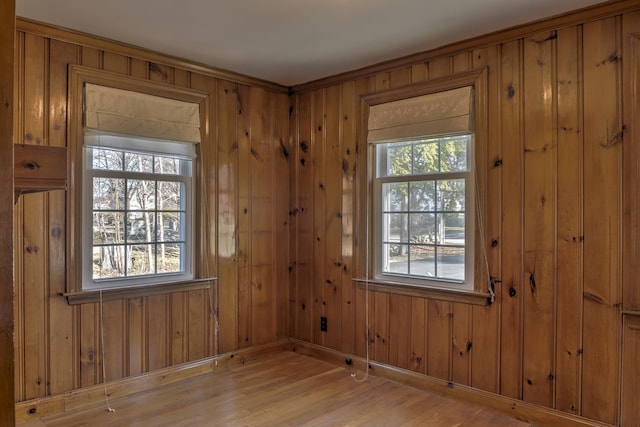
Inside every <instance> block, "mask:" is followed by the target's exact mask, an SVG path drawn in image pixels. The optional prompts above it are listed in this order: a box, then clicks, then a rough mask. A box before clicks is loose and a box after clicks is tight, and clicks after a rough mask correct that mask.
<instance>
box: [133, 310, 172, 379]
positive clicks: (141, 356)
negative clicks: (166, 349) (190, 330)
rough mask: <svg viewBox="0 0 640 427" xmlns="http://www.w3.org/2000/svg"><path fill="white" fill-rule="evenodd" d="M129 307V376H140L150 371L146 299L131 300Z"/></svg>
mask: <svg viewBox="0 0 640 427" xmlns="http://www.w3.org/2000/svg"><path fill="white" fill-rule="evenodd" d="M127 305H128V307H127V312H128V323H127V340H128V342H127V349H128V352H129V360H128V374H129V375H138V374H141V373H143V372H147V369H148V368H147V366H148V364H147V353H148V351H147V348H148V346H147V342H148V340H147V322H145V316H144V313H145V307H144V299H143V298H131V299H129V300H128V301H127ZM183 361H184V360H183Z"/></svg>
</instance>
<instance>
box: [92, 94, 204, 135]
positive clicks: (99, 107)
mask: <svg viewBox="0 0 640 427" xmlns="http://www.w3.org/2000/svg"><path fill="white" fill-rule="evenodd" d="M85 127H87V128H89V129H95V130H100V131H104V132H113V133H118V134H125V135H135V136H140V137H146V138H157V139H164V140H171V141H183V142H191V143H198V142H200V109H199V105H198V104H195V103H192V102H185V101H179V100H176V99H168V98H163V97H160V96H155V95H147V94H144V93H139V92H132V91H129V90H122V89H115V88H111V87H106V86H98V85H94V84H89V83H87V85H86V87H85Z"/></svg>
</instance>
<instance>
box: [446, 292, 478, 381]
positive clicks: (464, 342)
mask: <svg viewBox="0 0 640 427" xmlns="http://www.w3.org/2000/svg"><path fill="white" fill-rule="evenodd" d="M452 309H453V318H452V333H453V338H452V340H451V359H452V361H451V380H452V381H453V382H455V383H458V384H464V385H469V384H470V383H471V356H470V352H471V349H472V348H473V343H472V341H471V307H469V305H468V304H461V303H454V304H453V307H452Z"/></svg>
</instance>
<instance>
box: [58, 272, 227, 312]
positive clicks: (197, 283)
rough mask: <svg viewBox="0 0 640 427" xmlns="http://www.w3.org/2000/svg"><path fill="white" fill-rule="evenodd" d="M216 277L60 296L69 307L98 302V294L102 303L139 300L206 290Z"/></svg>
mask: <svg viewBox="0 0 640 427" xmlns="http://www.w3.org/2000/svg"><path fill="white" fill-rule="evenodd" d="M217 280H218V278H217V277H209V278H206V279H193V280H186V281H183V282H173V283H159V284H155V285H145V286H132V287H130V288H114V289H103V290H102V292H100V290H83V291H74V292H65V293H63V294H62V296H63V297H65V298H66V299H67V303H68V304H69V305H76V304H89V303H96V302H100V299H101V297H100V294H101V293H102V301H114V300H121V299H128V298H140V297H146V296H150V295H160V294H169V293H174V292H185V291H194V290H198V289H207V288H210V287H211V284H212V283H214V282H217Z"/></svg>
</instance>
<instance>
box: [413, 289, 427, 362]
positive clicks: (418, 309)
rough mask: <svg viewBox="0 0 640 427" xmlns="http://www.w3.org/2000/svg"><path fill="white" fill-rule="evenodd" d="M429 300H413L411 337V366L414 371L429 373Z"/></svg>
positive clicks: (414, 298) (417, 298)
mask: <svg viewBox="0 0 640 427" xmlns="http://www.w3.org/2000/svg"><path fill="white" fill-rule="evenodd" d="M428 312H429V311H428V300H426V299H424V298H420V297H412V298H411V337H410V355H409V357H410V365H409V369H411V370H412V371H416V372H420V373H422V374H426V373H427V363H428V360H429V353H428V351H427V347H428V335H427V318H428Z"/></svg>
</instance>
